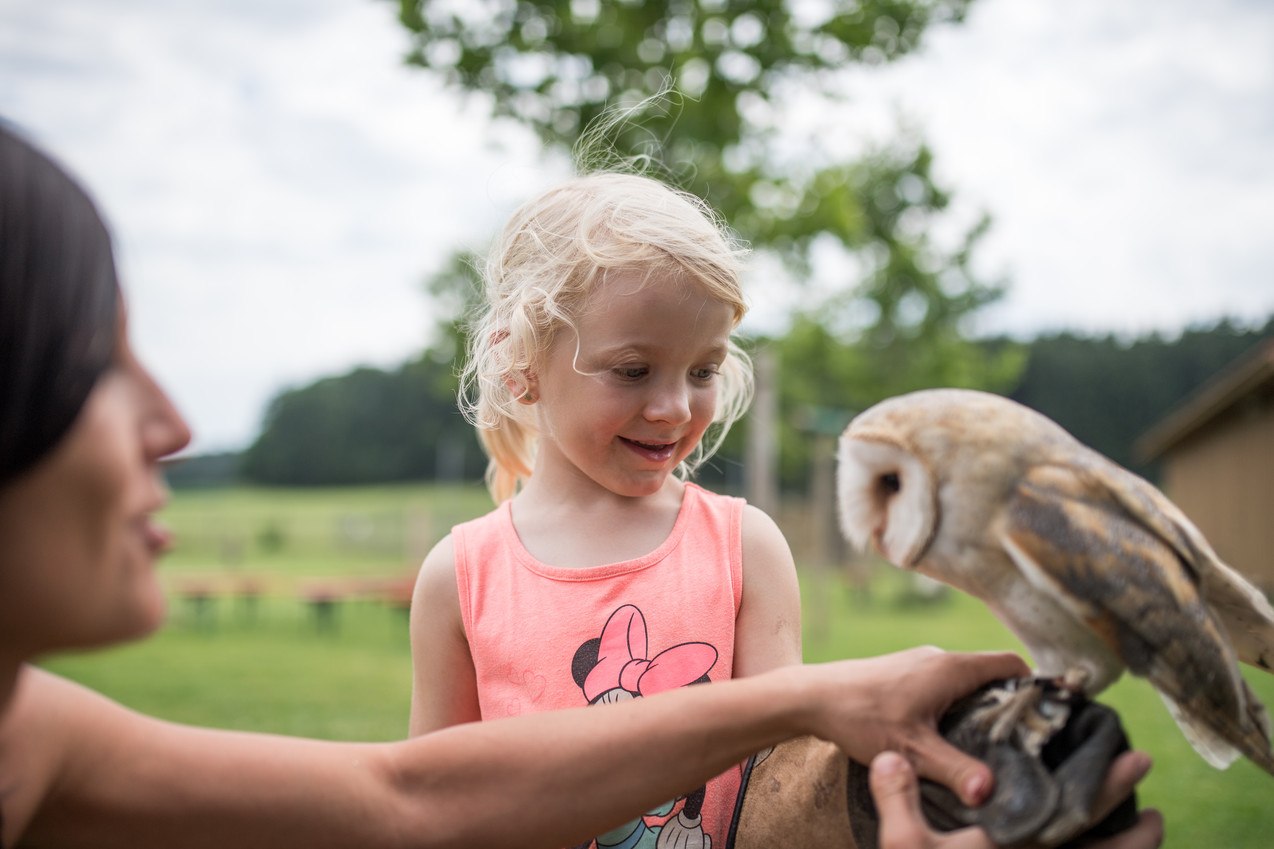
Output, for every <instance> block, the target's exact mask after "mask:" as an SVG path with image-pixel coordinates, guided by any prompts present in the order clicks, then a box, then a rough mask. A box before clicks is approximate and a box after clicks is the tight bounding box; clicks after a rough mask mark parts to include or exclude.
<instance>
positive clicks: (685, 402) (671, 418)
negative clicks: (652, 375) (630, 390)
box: [646, 381, 690, 424]
mask: <svg viewBox="0 0 1274 849" xmlns="http://www.w3.org/2000/svg"><path fill="white" fill-rule="evenodd" d="M646 418H647V419H648V420H650V421H653V422H668V423H669V424H683V423H685V422H687V421H689V420H690V388H689V387H688V386H686V385H685V383H684V382H682V381H675V382H669V383H667V384H664V385H661V386H659V387H657V388H656V389H655V391H654V392H652V393H651V396H650V399H649V401H648V402H647V404H646Z"/></svg>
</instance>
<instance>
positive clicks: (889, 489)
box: [877, 472, 902, 495]
mask: <svg viewBox="0 0 1274 849" xmlns="http://www.w3.org/2000/svg"><path fill="white" fill-rule="evenodd" d="M877 483H878V484H879V486H880V491H881V492H883V493H885V494H886V495H896V494H897V493H898V492H899V491H900V490H901V489H902V481H900V480H899V479H898V473H897V472H885V473H884V474H883V475H881V476H880V478H879V479H878V480H877Z"/></svg>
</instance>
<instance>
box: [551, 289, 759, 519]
mask: <svg viewBox="0 0 1274 849" xmlns="http://www.w3.org/2000/svg"><path fill="white" fill-rule="evenodd" d="M576 324H577V330H578V336H577V335H576V334H575V333H572V332H570V331H569V330H568V331H565V332H563V333H561V334H559V338H558V340H557V341H556V343H555V344H554V345H553V347H552V348H551V349H550V351H549V353H548V355H547V356H546V357H545V360H544V362H543V364H542V368H541V370H540V372H539V373H538V374H536V375H534V376H532V377H531V379H530V382H529V389H530V390H531V392H532V394H533V396H535V397H536V399H537V400H536V402H535V404H536V407H537V415H538V417H539V426H540V432H541V440H540V447H539V454H538V459H537V468H536V474H537V475H541V474H542V473H544V472H548V471H559V472H566V473H567V474H568V476H569V477H570V478H572V479H574V480H577V481H579V482H583V483H586V484H590V483H591V484H593V485H596V486H600V487H602V488H604V489H606V490H609V491H610V492H612V493H614V494H616V495H621V496H643V495H650V494H653V493H655V492H657V491H659V489H660V487H662V486H663V484H664V482H665V481H666V480H667V479H668V476H669V475H670V474H671V473H672V472H673V471H674V470H675V469H676V468H677V465H678V464H679V463H681V461H682V460H684V459H686V457H687V456H689V455H690V453H691V452H692V451H693V450H694V449H695V447H696V446H697V445H698V444H699V440H700V439H701V438H702V437H703V434H704V431H705V430H707V428H708V426H709V425H710V424H711V423H712V419H713V416H714V415H715V413H716V401H717V379H718V378H717V371H718V369H719V367H720V365H721V363H722V361H723V360H724V359H725V357H726V352H727V349H728V348H727V346H728V344H729V339H730V331H731V330H732V329H733V327H734V311H733V309H732V308H731V307H730V306H729V305H728V304H726V303H724V302H722V301H718V300H715V299H713V298H711V297H709V296H707V295H705V294H703V293H702V291H701V290H700V288H699V287H698V286H697V285H695V284H693V283H691V282H689V281H687V280H686V279H685V278H683V277H680V276H668V275H657V276H654V277H652V278H651V279H650V280H647V281H643V279H642V276H641V275H639V274H636V273H631V272H629V273H619V274H612V275H611V276H610V278H609V279H608V280H607V281H606V282H605V283H604V285H603V286H602V288H601V289H600V290H599V291H598V292H597V293H596V294H594V295H593V296H592V297H591V298H590V299H589V301H588V304H587V307H586V309H585V310H583V314H582V315H580V316H578V317H577V320H576Z"/></svg>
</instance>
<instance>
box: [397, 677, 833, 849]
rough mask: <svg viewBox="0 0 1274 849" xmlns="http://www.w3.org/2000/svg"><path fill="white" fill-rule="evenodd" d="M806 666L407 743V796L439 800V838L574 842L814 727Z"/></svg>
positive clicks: (403, 782) (402, 776) (401, 747)
mask: <svg viewBox="0 0 1274 849" xmlns="http://www.w3.org/2000/svg"><path fill="white" fill-rule="evenodd" d="M803 676H804V673H803V672H802V668H801V667H792V668H791V669H790V670H786V669H781V670H776V671H775V672H772V673H767V674H765V675H761V676H755V677H752V678H748V679H742V680H738V681H729V682H723V683H721V684H712V685H706V686H698V687H691V688H687V689H684V690H679V691H674V692H671V693H665V694H661V695H659V696H657V697H652V698H649V699H644V700H640V701H639V702H626V703H620V704H615V705H599V706H594V707H589V708H580V709H577V710H569V711H558V712H551V713H542V714H534V715H530V716H523V717H518V718H517V719H514V720H502V721H500V722H488V723H478V724H471V725H462V726H456V727H453V728H450V729H446V730H444V731H440V732H436V733H434V734H430V735H427V736H425V737H421V738H415V739H414V740H411V741H407V742H406V743H401V744H395V746H394V749H393V757H394V761H395V763H396V765H397V774H398V777H399V782H400V787H401V789H402V791H403V793H402V798H403V800H404V802H405V803H406V804H407V805H409V806H410V805H411V804H413V800H414V801H415V802H419V801H420V800H422V799H424V798H430V799H434V800H437V801H438V804H440V805H441V807H442V809H443V810H444V811H445V812H446V815H445V816H444V817H443V818H442V819H441V820H437V821H435V822H434V826H435V828H436V829H437V831H435V836H437V837H439V838H441V842H440V843H439V845H451V844H452V841H453V840H454V845H468V846H474V845H490V846H506V845H507V846H519V847H527V846H539V845H544V846H548V847H552V846H557V847H560V846H564V845H571V844H573V843H575V842H579V841H581V840H585V839H588V838H589V837H591V836H593V835H596V834H599V833H603V832H605V831H606V830H608V829H609V828H612V827H614V826H615V825H618V824H619V823H621V822H623V821H624V820H626V819H629V818H631V817H632V816H633V815H635V814H637V813H639V812H640V811H643V810H646V809H649V808H651V807H654V806H655V805H656V804H658V803H661V802H666V801H668V800H669V799H671V798H674V797H676V796H677V795H679V794H681V793H684V792H686V791H689V790H691V789H693V788H694V787H696V786H699V785H701V784H703V783H704V782H705V781H707V780H708V779H709V778H711V777H712V776H714V775H717V774H719V773H721V772H723V771H724V770H725V769H726V768H728V767H729V766H731V765H732V764H735V763H738V762H740V761H742V760H744V759H745V758H747V757H748V756H749V755H750V754H752V753H753V752H755V751H758V750H760V749H763V748H765V747H766V746H769V745H772V744H774V743H778V742H780V741H782V740H784V739H787V738H789V737H792V736H796V735H798V734H801V733H806V731H807V730H809V729H807V728H806V727H805V724H804V723H805V719H804V717H805V716H806V714H807V711H805V710H803V709H802V706H801V695H800V691H801V688H802V678H803ZM431 807H432V805H431ZM444 820H445V821H446V822H447V823H451V825H445V824H444ZM444 829H446V830H447V832H448V833H447V834H444V833H443V830H444Z"/></svg>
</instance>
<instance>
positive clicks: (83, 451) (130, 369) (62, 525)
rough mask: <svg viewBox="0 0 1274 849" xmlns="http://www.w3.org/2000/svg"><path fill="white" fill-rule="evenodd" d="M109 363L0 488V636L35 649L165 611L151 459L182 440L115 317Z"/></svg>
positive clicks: (155, 467)
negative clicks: (37, 455) (38, 456)
mask: <svg viewBox="0 0 1274 849" xmlns="http://www.w3.org/2000/svg"><path fill="white" fill-rule="evenodd" d="M118 334H119V335H118V340H117V348H116V353H115V357H114V360H113V362H112V364H111V366H110V368H109V369H108V370H107V371H106V372H104V373H103V375H102V376H101V377H100V378H99V379H98V382H97V384H96V385H95V386H94V387H93V390H92V392H91V393H90V394H89V397H88V400H87V401H86V402H85V404H84V407H83V409H81V410H80V413H79V417H78V418H77V419H76V420H75V422H74V424H72V426H71V428H70V430H69V431H67V434H66V435H65V436H64V437H62V441H61V442H60V443H58V445H57V446H56V447H55V448H54V449H53V451H52V452H51V453H50V454H49V455H47V456H46V457H44V458H43V459H42V460H41V461H40V462H39V463H38V464H37V465H36V466H35V467H34V468H32V469H31V470H29V471H28V472H26V473H25V474H24V475H22V476H21V477H19V478H18V479H16V480H14V481H12V482H10V483H9V484H7V485H5V486H4V487H3V488H2V489H0V645H3V646H4V648H5V650H6V651H12V650H14V649H17V650H18V651H19V652H20V653H21V654H22V655H23V656H33V655H35V654H39V653H43V652H45V651H49V650H52V649H62V648H72V647H75V648H78V647H88V646H94V645H103V644H106V643H111V642H115V641H118V640H122V639H126V638H130V637H138V636H141V635H143V634H146V633H149V632H150V631H152V630H154V629H155V628H156V627H157V626H158V625H159V623H160V622H161V621H162V619H163V613H164V600H163V595H162V593H161V591H160V587H159V584H158V581H157V580H156V578H155V572H154V565H155V560H156V558H157V557H158V556H159V555H160V554H161V553H162V552H163V551H164V550H165V549H166V548H167V546H168V535H167V533H166V532H165V531H164V530H162V529H161V528H160V527H159V526H158V525H156V524H155V522H154V520H153V514H154V513H155V512H156V511H157V510H159V509H160V508H161V507H162V506H163V505H164V502H165V501H166V499H167V491H166V489H165V487H164V485H163V482H162V478H161V475H160V470H159V459H160V458H161V457H164V456H166V455H168V454H171V453H172V452H174V451H176V450H178V449H180V448H181V447H182V446H184V445H185V444H186V443H187V442H189V441H190V431H189V429H188V428H187V426H186V423H185V421H184V420H183V419H182V418H181V416H180V414H178V412H177V411H176V409H175V408H174V407H173V405H172V402H171V401H170V400H169V399H168V396H167V395H165V394H164V392H163V390H162V389H160V388H159V386H158V385H157V384H156V383H155V381H154V379H153V378H152V377H151V376H150V374H149V372H147V371H146V369H145V368H144V367H143V366H142V365H141V363H140V362H138V360H137V359H136V357H135V356H134V354H133V352H132V350H131V348H130V347H129V344H128V338H127V335H126V332H125V327H124V320H123V318H121V320H120V327H119V331H118Z"/></svg>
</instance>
